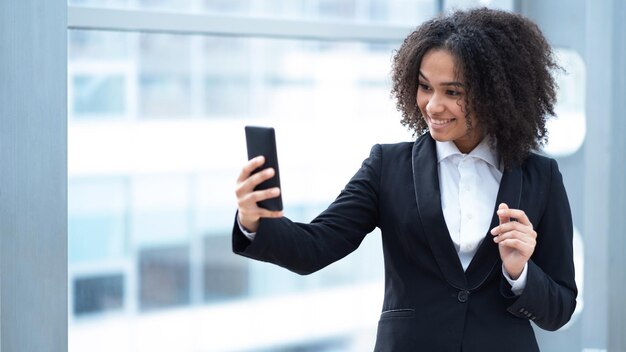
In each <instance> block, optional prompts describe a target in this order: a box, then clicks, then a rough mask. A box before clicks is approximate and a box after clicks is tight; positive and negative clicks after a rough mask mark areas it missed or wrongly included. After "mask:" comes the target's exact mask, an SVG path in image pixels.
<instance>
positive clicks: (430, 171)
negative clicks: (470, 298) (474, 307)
mask: <svg viewBox="0 0 626 352" xmlns="http://www.w3.org/2000/svg"><path fill="white" fill-rule="evenodd" d="M412 160H413V182H414V184H415V198H416V201H417V209H418V213H419V214H418V215H419V217H420V220H421V223H422V226H423V231H424V235H425V236H426V239H427V241H428V244H429V245H430V248H431V250H432V252H433V255H434V256H435V260H436V261H437V265H438V266H439V268H440V269H441V272H442V273H443V276H444V277H445V279H446V281H448V283H449V284H450V285H452V286H454V287H456V288H458V289H460V290H464V289H467V280H466V277H465V274H464V272H463V267H462V266H461V261H460V260H459V256H458V254H457V252H456V249H455V248H454V244H453V243H452V239H451V237H450V233H449V232H448V227H447V226H446V222H445V218H444V217H443V211H442V210H441V193H440V190H439V173H438V168H437V150H436V147H435V141H434V140H433V139H432V137H431V136H430V134H425V135H423V136H421V137H420V138H418V139H417V140H416V141H415V143H414V144H413V151H412ZM483 242H485V241H483ZM491 242H492V243H493V241H491Z"/></svg>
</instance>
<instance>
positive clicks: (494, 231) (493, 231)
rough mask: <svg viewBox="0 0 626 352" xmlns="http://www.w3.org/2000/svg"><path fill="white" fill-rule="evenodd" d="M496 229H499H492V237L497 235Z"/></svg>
mask: <svg viewBox="0 0 626 352" xmlns="http://www.w3.org/2000/svg"><path fill="white" fill-rule="evenodd" d="M496 228H497V227H494V228H493V229H491V234H492V235H495V234H496Z"/></svg>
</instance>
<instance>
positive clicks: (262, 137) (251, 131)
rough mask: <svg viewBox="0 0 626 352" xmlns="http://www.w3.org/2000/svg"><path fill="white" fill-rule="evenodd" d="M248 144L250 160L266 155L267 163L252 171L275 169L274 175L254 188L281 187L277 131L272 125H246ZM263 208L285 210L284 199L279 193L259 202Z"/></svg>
mask: <svg viewBox="0 0 626 352" xmlns="http://www.w3.org/2000/svg"><path fill="white" fill-rule="evenodd" d="M245 129H246V145H247V147H248V160H250V159H252V158H255V157H257V156H259V155H263V156H264V157H265V164H263V165H261V166H260V167H258V168H257V169H256V170H254V171H252V173H253V174H254V173H257V172H259V171H261V170H265V169H267V168H268V167H271V168H273V169H274V176H273V177H272V178H270V179H268V180H265V181H263V182H262V183H261V184H259V185H258V186H256V187H255V188H254V190H255V191H257V190H261V189H268V188H273V187H279V188H280V174H279V172H278V155H277V153H276V133H275V132H274V129H273V128H272V127H258V126H246V128H245ZM257 205H258V206H259V207H261V208H265V209H268V210H283V199H282V197H281V196H280V195H279V196H278V197H275V198H270V199H266V200H262V201H260V202H257Z"/></svg>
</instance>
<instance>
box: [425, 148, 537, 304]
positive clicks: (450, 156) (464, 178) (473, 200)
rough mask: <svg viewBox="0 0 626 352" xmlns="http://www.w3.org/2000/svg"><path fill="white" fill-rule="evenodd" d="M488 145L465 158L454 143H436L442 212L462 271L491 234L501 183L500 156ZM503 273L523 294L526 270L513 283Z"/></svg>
mask: <svg viewBox="0 0 626 352" xmlns="http://www.w3.org/2000/svg"><path fill="white" fill-rule="evenodd" d="M489 144H490V143H489V139H488V138H485V139H483V140H482V141H481V142H480V143H479V144H478V145H477V146H476V148H474V149H473V150H472V151H471V152H470V153H469V154H463V153H461V152H460V151H459V149H458V148H457V147H456V145H455V144H454V142H436V145H437V166H438V167H437V169H438V170H439V189H440V190H441V208H442V211H443V217H444V219H445V220H446V226H447V227H448V232H450V237H451V238H452V242H453V243H454V247H455V248H456V251H457V254H458V255H459V259H460V260H461V265H462V266H463V270H467V267H468V266H469V264H470V262H471V261H472V258H473V257H474V254H476V251H478V247H479V246H480V244H481V242H482V241H483V240H484V239H485V238H486V237H485V236H486V235H487V233H488V232H489V231H490V230H491V228H490V225H491V218H492V216H493V212H494V208H495V203H496V198H497V196H498V189H499V188H500V180H501V179H502V168H501V167H500V162H499V161H498V155H497V153H496V152H495V150H493V149H492V148H491V147H490V145H489ZM488 238H489V239H491V235H489V237H488ZM502 273H503V274H504V277H505V278H506V279H507V281H508V282H509V284H511V286H512V289H511V290H512V291H513V293H514V294H516V295H519V294H521V293H522V291H523V289H524V287H525V286H526V266H524V270H523V272H522V275H520V277H519V278H518V279H517V280H512V279H511V277H510V276H509V275H508V274H507V272H506V271H505V270H504V266H503V267H502Z"/></svg>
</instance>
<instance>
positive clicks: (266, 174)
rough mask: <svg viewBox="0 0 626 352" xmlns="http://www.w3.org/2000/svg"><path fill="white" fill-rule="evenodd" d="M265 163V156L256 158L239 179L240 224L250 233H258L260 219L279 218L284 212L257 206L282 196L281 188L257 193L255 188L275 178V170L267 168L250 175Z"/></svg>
mask: <svg viewBox="0 0 626 352" xmlns="http://www.w3.org/2000/svg"><path fill="white" fill-rule="evenodd" d="M264 163H265V158H264V157H263V156H257V157H256V158H253V159H251V160H250V161H248V163H247V164H246V166H244V168H243V170H241V174H239V178H238V179H237V188H236V189H235V194H236V195H237V208H238V217H239V223H240V224H241V226H243V227H244V228H245V229H246V230H248V231H250V232H256V231H257V229H258V228H259V219H261V218H279V217H282V216H283V211H282V210H281V211H272V210H267V209H264V208H261V207H259V206H258V205H257V202H259V201H262V200H265V199H269V198H275V197H278V195H279V194H280V188H278V187H274V188H268V189H265V190H260V191H255V190H254V188H255V187H256V186H257V185H259V184H260V183H262V182H263V181H265V180H268V179H270V178H272V177H273V176H274V169H272V168H267V169H265V170H262V171H260V172H257V173H255V174H254V175H250V174H251V173H252V171H254V170H255V169H256V168H258V167H260V166H261V165H263V164H264Z"/></svg>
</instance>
